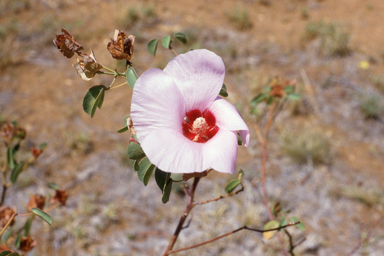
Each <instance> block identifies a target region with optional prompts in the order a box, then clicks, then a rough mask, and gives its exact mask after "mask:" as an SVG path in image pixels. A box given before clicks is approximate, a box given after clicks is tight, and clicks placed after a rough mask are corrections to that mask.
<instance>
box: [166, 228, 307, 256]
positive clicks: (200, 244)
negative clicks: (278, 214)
mask: <svg viewBox="0 0 384 256" xmlns="http://www.w3.org/2000/svg"><path fill="white" fill-rule="evenodd" d="M299 223H300V221H298V222H294V223H288V224H287V225H285V226H281V227H278V228H272V229H265V230H262V229H255V228H249V227H247V226H242V227H240V228H238V229H235V230H232V231H230V232H228V233H225V234H223V235H221V236H218V237H215V238H213V239H210V240H207V241H205V242H202V243H199V244H195V245H192V246H188V247H184V248H181V249H178V250H173V251H170V252H168V255H169V254H171V253H176V252H181V251H186V250H189V249H193V248H196V247H199V246H202V245H205V244H209V243H212V242H214V241H217V240H219V239H221V238H224V237H226V236H229V235H232V234H235V233H236V232H239V231H241V230H244V229H245V230H249V231H254V232H258V233H265V232H270V231H275V230H281V229H283V228H286V227H290V226H294V225H297V224H299Z"/></svg>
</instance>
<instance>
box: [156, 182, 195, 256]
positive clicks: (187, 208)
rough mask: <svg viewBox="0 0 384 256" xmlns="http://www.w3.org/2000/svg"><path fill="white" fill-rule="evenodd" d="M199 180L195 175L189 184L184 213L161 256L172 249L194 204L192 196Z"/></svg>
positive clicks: (165, 255) (167, 253)
mask: <svg viewBox="0 0 384 256" xmlns="http://www.w3.org/2000/svg"><path fill="white" fill-rule="evenodd" d="M199 180H200V178H198V177H196V178H195V179H194V180H193V184H192V186H191V187H190V189H189V200H188V204H187V206H186V207H185V210H184V213H183V215H182V216H181V217H180V221H179V224H178V225H177V227H176V229H175V232H174V233H173V236H172V239H171V241H170V242H169V244H168V247H167V249H165V251H164V253H163V254H162V256H167V255H169V252H170V251H171V250H172V248H173V246H174V245H175V243H176V240H177V238H178V237H179V234H180V231H181V230H182V229H183V224H184V222H185V220H186V219H187V217H188V214H189V213H190V212H191V210H192V209H193V207H194V206H195V205H194V204H193V197H194V195H195V191H196V187H197V184H198V183H199Z"/></svg>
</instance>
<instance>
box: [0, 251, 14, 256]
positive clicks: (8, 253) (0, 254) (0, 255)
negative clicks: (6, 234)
mask: <svg viewBox="0 0 384 256" xmlns="http://www.w3.org/2000/svg"><path fill="white" fill-rule="evenodd" d="M10 254H12V252H11V251H3V252H1V253H0V256H8V255H10Z"/></svg>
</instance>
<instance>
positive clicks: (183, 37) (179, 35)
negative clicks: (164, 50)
mask: <svg viewBox="0 0 384 256" xmlns="http://www.w3.org/2000/svg"><path fill="white" fill-rule="evenodd" d="M175 38H176V39H177V40H179V41H180V42H182V43H183V44H186V43H187V37H186V35H185V34H184V33H181V32H177V33H176V34H175Z"/></svg>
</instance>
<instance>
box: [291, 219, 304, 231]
mask: <svg viewBox="0 0 384 256" xmlns="http://www.w3.org/2000/svg"><path fill="white" fill-rule="evenodd" d="M298 221H300V220H299V218H297V217H291V218H290V219H289V222H298ZM295 227H297V228H298V229H300V230H301V231H304V230H305V225H304V223H303V222H300V223H299V224H297V225H296V226H295Z"/></svg>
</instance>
